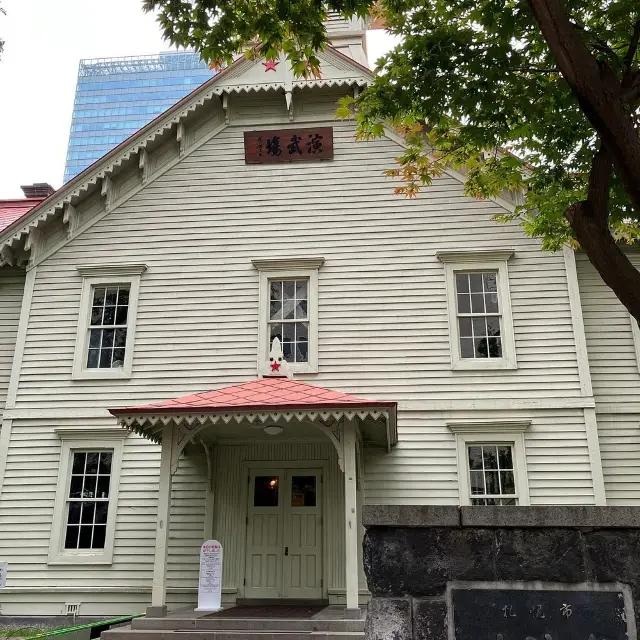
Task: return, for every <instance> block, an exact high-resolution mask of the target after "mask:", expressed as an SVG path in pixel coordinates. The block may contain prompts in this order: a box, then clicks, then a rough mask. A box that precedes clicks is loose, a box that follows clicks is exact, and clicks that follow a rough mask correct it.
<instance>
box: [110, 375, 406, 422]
mask: <svg viewBox="0 0 640 640" xmlns="http://www.w3.org/2000/svg"><path fill="white" fill-rule="evenodd" d="M395 406H396V403H395V402H388V401H387V402H384V401H380V400H365V399H364V398H358V397H356V396H352V395H349V394H347V393H341V392H340V391H332V390H331V389H325V388H323V387H316V386H315V385H312V384H308V383H306V382H300V381H299V380H291V379H290V378H262V379H258V380H251V381H249V382H244V383H242V384H238V385H234V386H231V387H224V388H223V389H217V390H216V391H207V392H206V393H196V394H193V395H190V396H183V397H182V398H176V399H175V400H167V401H164V402H156V403H153V404H146V405H141V406H137V407H123V408H120V409H109V412H110V413H111V414H112V415H114V416H121V415H132V414H158V413H198V412H224V411H273V410H287V409H288V410H305V409H306V410H313V409H317V410H320V411H321V410H323V409H337V408H340V409H349V408H353V409H358V408H361V407H368V408H373V407H380V408H383V407H388V408H394V407H395Z"/></svg>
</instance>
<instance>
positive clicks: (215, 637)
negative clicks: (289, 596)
mask: <svg viewBox="0 0 640 640" xmlns="http://www.w3.org/2000/svg"><path fill="white" fill-rule="evenodd" d="M100 638H101V640H363V639H364V632H363V631H311V632H309V631H257V630H246V629H235V630H210V631H191V630H185V631H178V630H172V631H167V630H154V629H131V628H120V629H113V630H111V631H105V632H103V633H102V634H101V635H100Z"/></svg>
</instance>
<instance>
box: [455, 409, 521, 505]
mask: <svg viewBox="0 0 640 640" xmlns="http://www.w3.org/2000/svg"><path fill="white" fill-rule="evenodd" d="M530 425H531V421H530V420H504V421H491V422H487V421H484V420H482V421H473V420H467V421H454V422H447V427H449V429H450V430H451V431H452V432H453V434H454V435H455V442H456V459H457V465H458V494H459V497H460V505H461V506H470V505H471V499H472V497H473V496H472V495H471V480H470V476H469V463H468V462H467V448H468V447H469V445H482V444H495V445H508V446H511V447H513V475H514V481H515V486H516V495H515V496H514V498H516V503H517V504H518V505H519V506H528V505H529V504H530V497H529V479H528V473H527V458H526V453H525V439H524V432H525V431H526V430H527V429H528V428H529V426H530Z"/></svg>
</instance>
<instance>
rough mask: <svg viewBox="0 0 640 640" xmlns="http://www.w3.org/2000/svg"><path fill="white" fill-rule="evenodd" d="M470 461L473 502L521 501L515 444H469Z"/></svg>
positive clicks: (491, 503)
mask: <svg viewBox="0 0 640 640" xmlns="http://www.w3.org/2000/svg"><path fill="white" fill-rule="evenodd" d="M467 461H468V467H469V485H470V487H471V504H472V505H515V504H517V494H516V485H515V477H514V470H513V447H512V446H511V445H501V444H472V445H469V446H468V447H467Z"/></svg>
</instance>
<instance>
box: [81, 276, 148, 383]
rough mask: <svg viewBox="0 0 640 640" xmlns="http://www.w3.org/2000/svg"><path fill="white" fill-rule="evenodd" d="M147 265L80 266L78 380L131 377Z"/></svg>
mask: <svg viewBox="0 0 640 640" xmlns="http://www.w3.org/2000/svg"><path fill="white" fill-rule="evenodd" d="M145 269H146V265H143V264H122V265H91V266H85V267H78V271H79V273H80V275H82V276H83V279H82V291H81V296H80V309H79V319H78V333H77V340H76V350H75V356H74V364H73V377H74V379H83V378H129V377H130V376H131V368H132V362H133V344H134V336H135V327H136V317H137V306H138V290H139V286H140V275H141V274H142V273H143V272H144V271H145Z"/></svg>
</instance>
